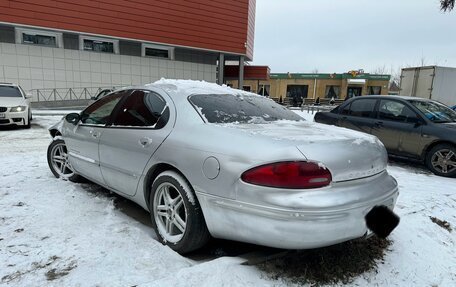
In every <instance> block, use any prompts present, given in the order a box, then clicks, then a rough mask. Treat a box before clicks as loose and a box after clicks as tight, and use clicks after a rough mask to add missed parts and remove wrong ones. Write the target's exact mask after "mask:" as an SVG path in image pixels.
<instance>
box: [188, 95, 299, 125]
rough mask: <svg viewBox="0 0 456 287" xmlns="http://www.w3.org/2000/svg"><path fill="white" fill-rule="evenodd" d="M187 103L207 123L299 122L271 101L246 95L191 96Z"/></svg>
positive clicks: (296, 116) (290, 113) (296, 117)
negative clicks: (191, 105)
mask: <svg viewBox="0 0 456 287" xmlns="http://www.w3.org/2000/svg"><path fill="white" fill-rule="evenodd" d="M189 101H190V102H191V103H192V104H193V106H194V107H196V109H197V110H198V112H199V113H200V115H201V116H202V117H203V118H204V119H205V120H206V121H207V122H209V123H267V122H272V121H277V120H291V121H301V120H303V119H302V118H301V117H300V116H298V115H297V114H295V113H294V112H292V111H290V110H289V109H287V108H286V107H283V106H281V105H279V104H277V103H275V102H274V101H273V100H270V99H267V98H264V97H261V96H246V95H193V96H190V97H189Z"/></svg>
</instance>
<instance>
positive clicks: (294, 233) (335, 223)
mask: <svg viewBox="0 0 456 287" xmlns="http://www.w3.org/2000/svg"><path fill="white" fill-rule="evenodd" d="M368 182H369V181H366V180H364V181H363V182H359V183H358V185H359V186H358V187H359V188H360V189H361V190H360V191H361V192H362V190H364V191H366V190H365V188H366V187H368V186H370V184H368ZM370 182H371V184H372V185H371V188H372V189H376V192H375V194H376V195H377V196H375V197H374V196H373V197H370V198H369V199H365V200H361V201H360V200H357V199H356V198H355V197H354V196H353V192H352V190H350V189H349V188H346V187H345V188H346V191H347V196H348V197H352V198H353V199H352V200H350V201H349V202H344V203H343V204H339V203H341V202H340V201H339V202H338V201H337V199H338V197H337V196H336V197H333V198H332V200H331V199H330V200H329V201H328V200H327V199H325V200H324V201H325V202H328V203H329V202H332V204H326V206H322V205H321V203H322V201H320V202H315V205H314V206H313V207H312V206H310V205H311V204H310V203H309V201H308V200H307V199H310V197H308V198H306V194H305V193H307V195H309V194H311V193H314V191H305V192H302V193H301V195H300V198H301V201H302V202H303V205H306V207H304V206H302V207H298V208H297V206H296V202H293V201H289V203H290V205H292V206H293V207H286V206H283V204H286V202H285V201H284V202H282V206H275V207H274V206H265V205H256V204H252V203H246V202H240V201H237V200H229V199H225V198H220V197H214V196H210V195H206V194H201V193H197V195H198V199H199V202H200V204H201V207H202V209H203V212H204V215H205V219H206V223H207V225H208V228H209V231H210V232H211V234H212V235H213V236H214V237H219V238H225V239H231V240H237V241H244V242H249V243H254V244H260V245H265V246H270V247H276V248H285V249H309V248H317V247H322V246H329V245H333V244H337V243H340V242H344V241H347V240H351V239H355V238H359V237H362V236H364V235H365V234H366V233H367V232H368V229H367V227H366V223H365V219H364V217H365V215H366V214H367V213H368V212H369V211H370V210H371V209H372V208H373V207H374V206H376V205H385V206H387V207H388V208H390V209H391V210H392V209H393V208H394V206H395V204H396V200H397V196H398V188H397V183H396V182H395V180H394V179H393V178H392V177H391V176H389V175H388V174H387V173H386V172H385V174H382V175H379V176H376V177H375V178H371V180H370ZM377 184H383V185H380V186H378V185H377ZM341 188H342V189H343V188H344V186H342V187H333V188H332V189H333V190H331V192H333V193H334V194H336V193H339V192H343V190H340V189H341ZM335 189H338V190H335ZM315 192H317V193H321V194H320V195H321V196H326V197H328V196H330V195H328V194H326V195H324V193H325V192H323V194H322V192H321V190H319V191H315ZM366 192H367V191H366ZM367 193H370V192H367ZM314 199H315V198H314Z"/></svg>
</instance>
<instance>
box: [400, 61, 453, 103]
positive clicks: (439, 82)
mask: <svg viewBox="0 0 456 287" xmlns="http://www.w3.org/2000/svg"><path fill="white" fill-rule="evenodd" d="M400 88H401V90H400V93H399V95H401V96H410V97H420V98H425V99H432V100H435V101H439V102H441V103H443V104H445V105H448V106H454V105H456V68H446V67H438V66H428V67H415V68H404V69H402V73H401V86H400Z"/></svg>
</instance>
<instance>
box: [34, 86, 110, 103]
mask: <svg viewBox="0 0 456 287" xmlns="http://www.w3.org/2000/svg"><path fill="white" fill-rule="evenodd" d="M104 89H116V87H91V88H89V87H87V88H54V89H33V90H30V93H31V95H32V98H33V101H36V102H49V101H71V100H90V98H91V97H95V96H96V95H97V94H98V93H99V92H100V91H101V90H104Z"/></svg>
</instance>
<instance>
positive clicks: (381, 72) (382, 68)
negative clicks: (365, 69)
mask: <svg viewBox="0 0 456 287" xmlns="http://www.w3.org/2000/svg"><path fill="white" fill-rule="evenodd" d="M370 73H371V74H374V75H385V74H386V73H387V69H386V66H385V65H383V66H378V67H377V68H375V69H373V70H371V71H370Z"/></svg>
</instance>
